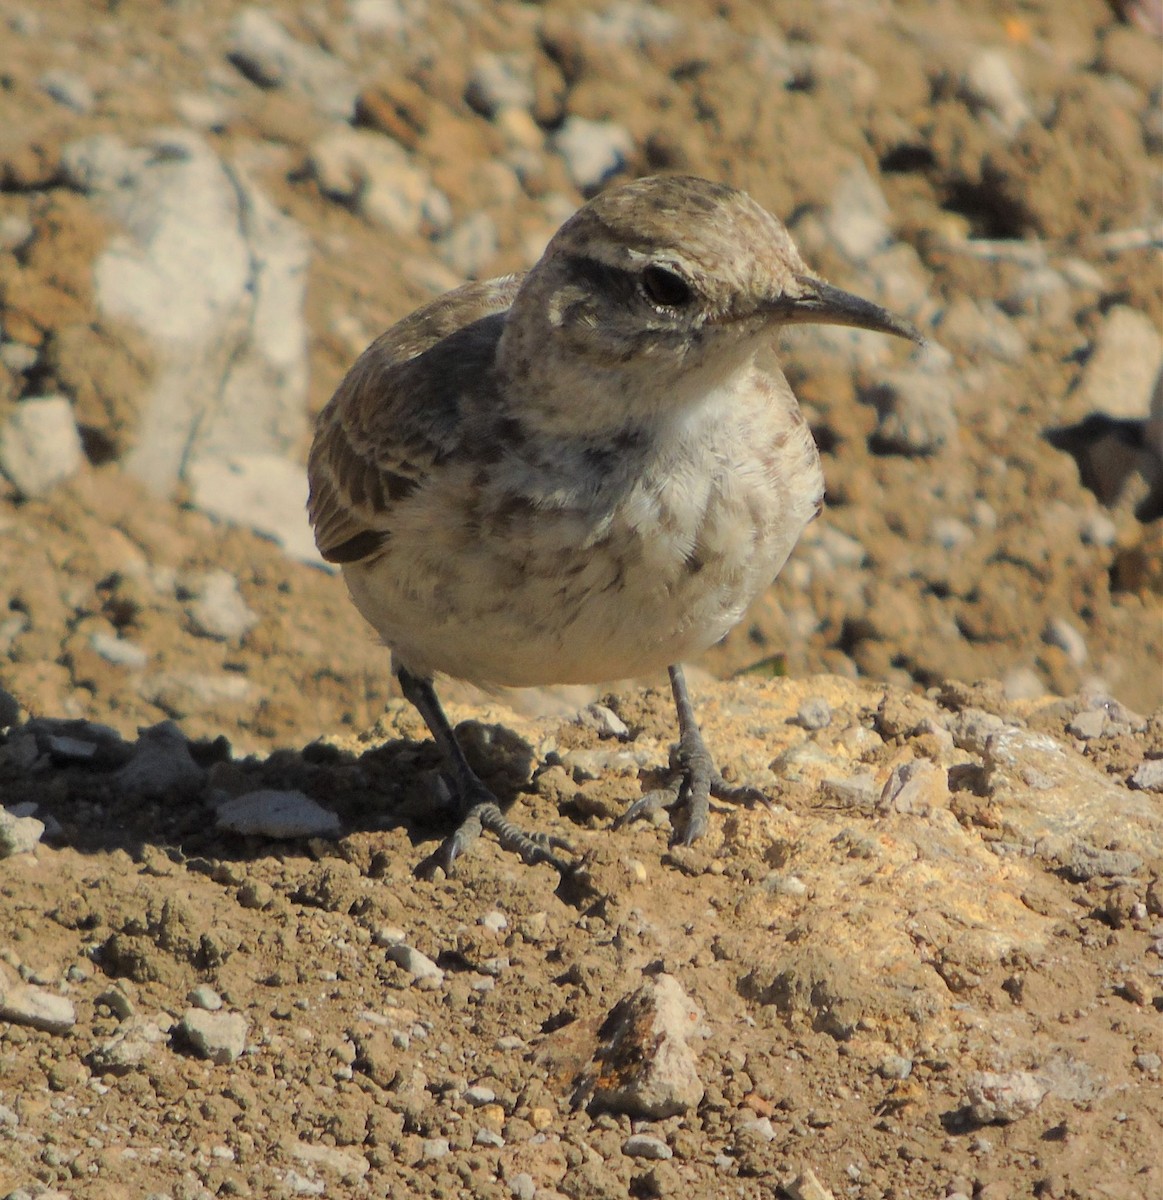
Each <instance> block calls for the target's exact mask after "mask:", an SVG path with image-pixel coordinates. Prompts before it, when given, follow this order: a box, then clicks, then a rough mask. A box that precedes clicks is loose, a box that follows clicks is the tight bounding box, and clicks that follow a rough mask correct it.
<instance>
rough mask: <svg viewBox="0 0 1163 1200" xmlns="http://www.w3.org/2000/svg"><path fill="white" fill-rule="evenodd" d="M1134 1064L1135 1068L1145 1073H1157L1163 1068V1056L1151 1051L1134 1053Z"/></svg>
mask: <svg viewBox="0 0 1163 1200" xmlns="http://www.w3.org/2000/svg"><path fill="white" fill-rule="evenodd" d="M1134 1066H1135V1070H1137V1071H1142V1072H1143V1073H1144V1074H1145V1075H1157V1074H1158V1073H1159V1072H1160V1071H1161V1070H1163V1058H1161V1057H1160V1056H1159V1055H1158V1054H1155V1053H1153V1052H1148V1053H1146V1054H1136V1055H1135V1061H1134Z"/></svg>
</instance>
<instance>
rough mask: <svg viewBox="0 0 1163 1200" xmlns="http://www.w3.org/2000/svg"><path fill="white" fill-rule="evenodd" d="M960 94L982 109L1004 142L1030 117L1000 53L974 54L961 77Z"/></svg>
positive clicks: (1018, 83)
mask: <svg viewBox="0 0 1163 1200" xmlns="http://www.w3.org/2000/svg"><path fill="white" fill-rule="evenodd" d="M961 94H962V95H963V96H964V97H965V99H966V100H968V101H969V102H970V105H971V106H972V107H974V108H976V109H978V110H984V111H985V113H986V115H987V117H988V118H990V120H991V122H992V123H993V125H994V126H995V128H997V130H998V131H999V132H1000V133H1001V134H1002V136H1003V137H1005V138H1007V139H1008V138H1012V137H1013V136H1014V134H1016V133H1017V132H1018V130H1019V129H1021V127H1022V126H1023V125H1024V124H1025V123H1026V122H1027V121H1028V120H1029V119H1030V118H1031V117H1032V116H1033V110H1032V109H1031V108H1030V102H1029V100H1027V99H1026V94H1025V91H1024V90H1023V88H1022V85H1021V83H1020V82H1019V81H1018V77H1017V76H1016V75H1015V74H1014V69H1013V67H1012V66H1011V65H1010V60H1009V58H1008V57H1007V56H1006V55H1005V54H1004V53H1002V51H1000V50H992V49H991V50H981V51H979V52H978V53H977V54H976V55H974V57H973V58H972V59H971V60H970V62H969V65H968V66H967V67H966V68H965V72H964V74H963V75H962V76H961Z"/></svg>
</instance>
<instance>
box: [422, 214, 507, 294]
mask: <svg viewBox="0 0 1163 1200" xmlns="http://www.w3.org/2000/svg"><path fill="white" fill-rule="evenodd" d="M499 245H500V237H499V235H498V233H497V223H496V221H494V220H493V218H492V217H490V216H489V214H488V213H487V212H481V211H480V210H478V211H476V212H474V213H470V214H469V215H468V216H467V217H465V218H464V220H463V221H460V222H458V223H457V224H456V225H454V226H453V227H452V228H451V229H450V230H449V231H448V232H447V233H446V234H445V235H444V236H443V237H442V238H440V240H439V241H438V242H437V243H436V249H437V252H438V253H439V255H440V257H441V259H442V260H443V261H444V262H445V263H447V264H448V266H450V267H451V268H452V269H453V270H454V271H455V272H456V273H457V275H459V276H462V277H463V278H465V279H476V278H479V277H480V275H481V273H482V272H483V271H484V268H485V266H486V265H487V264H488V263H489V262H490V260H491V259H493V258H494V257H495V256H496V253H497V248H498V246H499Z"/></svg>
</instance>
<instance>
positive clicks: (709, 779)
mask: <svg viewBox="0 0 1163 1200" xmlns="http://www.w3.org/2000/svg"><path fill="white" fill-rule="evenodd" d="M668 671H669V673H670V690H671V693H672V694H673V695H674V707H675V711H676V712H677V713H678V745H677V746H675V747H674V748H673V750H672V751H671V756H670V766H671V770H673V771H674V773H675V777H674V780H673V782H672V783H671V784H670V785H669V786H667V787H665V788H662V789H660V790H658V791H654V792H649V793H647V794H646V795H645V796H643V797H642V799H641V800H637V801H635V803H633V804H632V805H631V806H630V807H629V808H628V809H627V810H626V812H625V813H624V814H623V816H622V818H621V820H620V821H619V822H618V824H625V823H626V822H628V821H633V820H636V819H637V818H639V817H642V816H645V815H647V814H648V813H651V812H654V811H655V810H657V809H659V808H673V807H681V808H685V809H686V817H687V820H686V829H685V830H684V831H683V834H682V837H681V838H678V839H676V840H678V841H680V842H682V844H683V845H686V846H689V845H690V844H691V843H692V842H693V841H695V840H696V839H698V838H701V837H702V836H703V834H704V833H706V832H707V821H708V817H709V815H710V807H711V806H710V799H711V797H712V796H714V797H715V798H716V799H718V800H728V801H733V802H736V803H747V804H753V803H756V802H760V803H766V802H767V799H766V797H765V796H764V795H763V793H762V792H761V791H759V789H758V788H753V787H732V785H731V784H729V783H728V782H727V781H726V780H725V779H724V778H723V776H722V775H721V774H719V769H718V767H716V766H715V762H714V759H712V758H711V752H710V751H709V750H708V749H707V744H706V742H704V741H703V735H702V733H701V732H700V731H699V722H698V718H697V717H696V716H695V710H694V705H692V704H691V698H690V693H689V692H688V691H687V686H686V677H685V676H684V675H683V673H682V667H680V666H679V665H678V664H677V663H676V664H675V665H674V666H672V667H669V668H668Z"/></svg>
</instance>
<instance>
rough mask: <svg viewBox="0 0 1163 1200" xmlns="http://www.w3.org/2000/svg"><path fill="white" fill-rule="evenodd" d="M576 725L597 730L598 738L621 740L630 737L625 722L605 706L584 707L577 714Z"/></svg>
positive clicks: (591, 705) (590, 705)
mask: <svg viewBox="0 0 1163 1200" xmlns="http://www.w3.org/2000/svg"><path fill="white" fill-rule="evenodd" d="M578 723H579V724H581V725H584V726H586V728H588V729H595V730H597V733H598V737H604V738H618V739H622V738H627V737H629V736H630V730H629V728H628V726H627V725H626V722H625V721H623V720H622V718H621V717H620V716H618V714H617V713H616V712H614V710H613V709H612V708H608V707H607V706H606V705H605V704H588V705H586V707H585V708H583V709H582V710H581V712H580V713H578Z"/></svg>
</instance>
